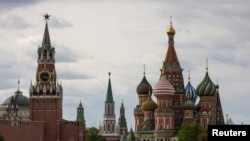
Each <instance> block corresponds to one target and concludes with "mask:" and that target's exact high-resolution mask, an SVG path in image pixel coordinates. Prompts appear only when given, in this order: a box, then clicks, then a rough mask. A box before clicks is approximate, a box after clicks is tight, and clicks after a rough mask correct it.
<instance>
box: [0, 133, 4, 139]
mask: <svg viewBox="0 0 250 141" xmlns="http://www.w3.org/2000/svg"><path fill="white" fill-rule="evenodd" d="M0 141H4V137H3V135H2V133H0Z"/></svg>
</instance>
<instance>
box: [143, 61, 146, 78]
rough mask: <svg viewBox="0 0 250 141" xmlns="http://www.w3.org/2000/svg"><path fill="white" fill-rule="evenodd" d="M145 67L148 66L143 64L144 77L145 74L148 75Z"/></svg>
mask: <svg viewBox="0 0 250 141" xmlns="http://www.w3.org/2000/svg"><path fill="white" fill-rule="evenodd" d="M145 67H146V65H145V64H143V75H144V76H145V74H146V72H145Z"/></svg>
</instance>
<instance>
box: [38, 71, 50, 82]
mask: <svg viewBox="0 0 250 141" xmlns="http://www.w3.org/2000/svg"><path fill="white" fill-rule="evenodd" d="M39 80H40V82H42V83H47V82H49V80H50V73H49V72H48V71H41V72H40V73H39Z"/></svg>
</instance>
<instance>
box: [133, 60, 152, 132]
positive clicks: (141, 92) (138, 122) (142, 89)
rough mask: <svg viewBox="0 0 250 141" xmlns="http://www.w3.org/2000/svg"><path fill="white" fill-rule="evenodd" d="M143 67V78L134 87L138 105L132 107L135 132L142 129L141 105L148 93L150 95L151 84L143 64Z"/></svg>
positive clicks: (142, 112)
mask: <svg viewBox="0 0 250 141" xmlns="http://www.w3.org/2000/svg"><path fill="white" fill-rule="evenodd" d="M143 67H144V72H143V78H142V80H141V82H140V83H139V84H138V86H137V88H136V92H137V95H138V99H139V101H138V105H137V106H136V107H135V108H134V118H135V132H136V131H139V130H141V129H142V126H143V125H142V124H143V122H144V111H143V110H142V108H141V106H142V104H143V103H144V102H145V101H146V100H147V99H148V96H149V94H150V95H152V86H151V84H150V83H149V82H148V80H147V78H146V73H145V65H143Z"/></svg>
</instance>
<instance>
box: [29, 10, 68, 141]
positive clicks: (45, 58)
mask: <svg viewBox="0 0 250 141" xmlns="http://www.w3.org/2000/svg"><path fill="white" fill-rule="evenodd" d="M44 17H45V21H46V24H45V30H44V35H43V41H42V45H41V46H40V47H39V48H38V50H37V53H38V58H37V71H36V76H35V77H36V81H35V83H34V84H32V82H31V85H30V89H29V90H30V120H32V121H43V122H44V123H45V131H44V132H45V139H44V140H46V141H57V140H60V136H61V135H60V134H61V132H60V122H61V120H62V100H63V89H62V86H61V85H60V84H59V83H58V82H57V76H56V69H55V48H54V47H52V46H51V42H50V36H49V29H48V20H49V15H48V14H46V15H44Z"/></svg>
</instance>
